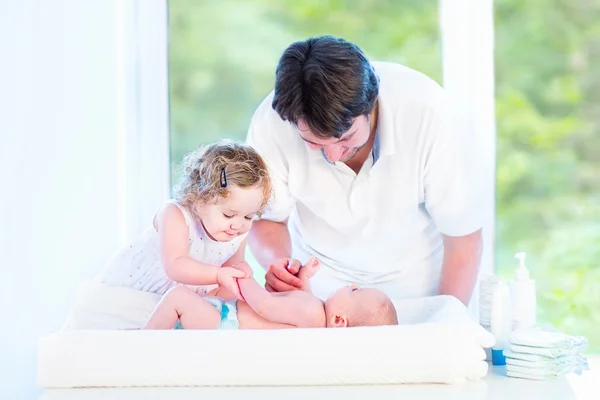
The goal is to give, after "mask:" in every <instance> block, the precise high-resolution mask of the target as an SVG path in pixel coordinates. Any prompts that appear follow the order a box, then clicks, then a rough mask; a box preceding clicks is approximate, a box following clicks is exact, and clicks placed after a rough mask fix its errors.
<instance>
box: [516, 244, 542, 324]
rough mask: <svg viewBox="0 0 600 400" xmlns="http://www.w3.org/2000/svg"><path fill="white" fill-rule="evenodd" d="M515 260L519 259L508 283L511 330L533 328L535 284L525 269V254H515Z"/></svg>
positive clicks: (534, 320) (534, 321)
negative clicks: (511, 279)
mask: <svg viewBox="0 0 600 400" xmlns="http://www.w3.org/2000/svg"><path fill="white" fill-rule="evenodd" d="M515 258H517V259H519V266H518V267H517V269H516V270H515V278H514V280H513V281H511V282H510V294H511V300H512V301H511V303H512V311H513V312H512V316H513V330H521V329H528V328H533V327H534V326H535V324H536V295H535V282H534V281H533V279H530V278H529V270H528V269H527V267H525V253H524V252H521V253H517V254H516V255H515Z"/></svg>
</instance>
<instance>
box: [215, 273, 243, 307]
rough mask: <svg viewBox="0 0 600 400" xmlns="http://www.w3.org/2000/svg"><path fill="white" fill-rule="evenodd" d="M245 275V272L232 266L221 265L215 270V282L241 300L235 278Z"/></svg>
mask: <svg viewBox="0 0 600 400" xmlns="http://www.w3.org/2000/svg"><path fill="white" fill-rule="evenodd" d="M245 277H246V273H245V272H243V271H240V270H239V269H236V268H232V267H221V268H219V270H218V272H217V283H218V284H219V285H220V286H223V287H224V288H225V289H227V290H229V291H230V292H231V293H233V294H234V295H235V297H236V298H238V299H239V300H243V298H242V294H241V293H240V288H239V286H238V283H237V280H238V279H242V278H245Z"/></svg>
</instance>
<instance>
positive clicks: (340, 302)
mask: <svg viewBox="0 0 600 400" xmlns="http://www.w3.org/2000/svg"><path fill="white" fill-rule="evenodd" d="M385 297H386V295H385V294H384V293H383V292H382V291H380V290H377V289H371V288H360V287H358V285H356V284H352V285H350V286H345V287H343V288H341V289H339V290H338V291H337V292H335V293H334V294H333V295H332V296H331V297H330V298H329V299H327V301H326V302H325V314H326V316H327V327H328V328H329V327H337V326H338V325H337V324H336V322H335V318H332V316H336V315H341V316H352V315H354V313H355V312H356V311H357V310H358V309H359V308H361V309H365V308H367V309H368V308H372V307H373V308H374V307H377V305H378V304H381V302H382V298H385Z"/></svg>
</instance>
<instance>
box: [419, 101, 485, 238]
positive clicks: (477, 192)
mask: <svg viewBox="0 0 600 400" xmlns="http://www.w3.org/2000/svg"><path fill="white" fill-rule="evenodd" d="M429 118H430V121H429V129H428V132H427V134H426V140H425V143H426V145H425V163H424V175H423V176H424V192H425V208H426V209H427V211H428V212H429V214H430V215H431V217H432V218H433V221H434V222H435V224H436V226H437V227H438V229H439V231H440V232H441V233H442V234H445V235H448V236H465V235H468V234H470V233H473V232H475V231H477V230H479V229H481V228H482V226H483V218H484V204H483V203H484V201H483V199H484V197H483V193H482V187H483V185H482V183H483V181H482V174H481V172H482V167H481V163H478V161H479V158H478V155H477V152H476V151H475V145H474V143H475V142H476V138H474V137H469V133H467V132H463V131H461V130H460V129H458V125H457V123H456V122H457V121H456V120H455V119H454V118H452V117H451V114H450V107H449V106H448V103H447V101H446V100H445V97H444V96H440V100H439V102H438V103H437V105H436V106H434V107H432V110H431V112H430V113H429ZM478 164H479V165H478Z"/></svg>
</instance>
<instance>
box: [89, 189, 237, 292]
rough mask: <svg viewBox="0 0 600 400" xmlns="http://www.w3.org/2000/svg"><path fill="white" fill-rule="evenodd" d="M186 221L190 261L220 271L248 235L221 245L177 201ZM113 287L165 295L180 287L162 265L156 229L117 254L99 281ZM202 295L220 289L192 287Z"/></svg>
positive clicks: (175, 203) (142, 235) (172, 201)
mask: <svg viewBox="0 0 600 400" xmlns="http://www.w3.org/2000/svg"><path fill="white" fill-rule="evenodd" d="M169 203H171V204H174V205H176V206H177V207H178V208H179V209H180V210H181V212H182V213H183V215H184V217H185V222H186V224H187V226H188V227H189V236H190V238H189V240H190V252H189V257H191V258H193V259H195V260H198V261H201V262H203V263H207V264H211V265H216V266H218V267H220V266H221V265H223V263H224V262H226V261H227V260H228V259H229V258H230V257H231V256H233V255H234V254H235V252H236V251H237V250H238V248H239V247H240V244H241V243H242V241H243V240H244V239H245V238H246V236H247V234H244V235H240V236H238V237H236V238H235V239H233V240H231V241H230V242H217V241H215V240H213V239H211V238H210V237H209V236H208V234H207V233H206V231H205V230H204V227H203V226H202V224H201V223H200V222H199V221H196V220H195V219H194V218H192V214H191V213H190V211H189V210H188V209H187V208H186V207H184V206H182V205H181V204H179V203H177V202H176V201H174V200H169ZM97 280H99V281H100V282H102V283H104V284H106V285H109V286H125V287H130V288H133V289H138V290H142V291H145V292H151V293H158V294H164V293H165V292H166V291H167V290H169V289H170V288H172V287H174V286H177V285H179V284H180V283H178V282H175V281H173V280H171V279H169V278H168V277H167V275H166V273H165V270H164V268H163V265H162V263H161V261H160V253H159V235H158V232H157V231H156V229H154V226H152V225H151V226H150V227H149V228H147V229H146V230H145V231H144V232H143V233H142V234H141V235H140V236H138V237H137V238H136V239H135V240H134V241H132V242H131V243H130V244H128V245H127V246H125V247H124V248H123V249H121V250H120V251H119V252H117V253H116V254H114V255H113V256H112V257H111V258H110V259H109V260H108V262H107V263H106V264H105V266H104V268H103V270H102V272H101V273H100V275H99V276H98V277H97ZM186 286H188V287H190V288H192V289H194V290H195V291H196V292H197V293H198V294H200V295H204V294H206V293H207V292H208V291H210V290H212V289H213V288H215V287H217V285H203V286H192V285H186Z"/></svg>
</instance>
